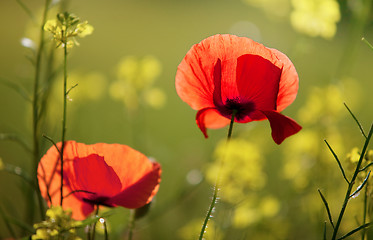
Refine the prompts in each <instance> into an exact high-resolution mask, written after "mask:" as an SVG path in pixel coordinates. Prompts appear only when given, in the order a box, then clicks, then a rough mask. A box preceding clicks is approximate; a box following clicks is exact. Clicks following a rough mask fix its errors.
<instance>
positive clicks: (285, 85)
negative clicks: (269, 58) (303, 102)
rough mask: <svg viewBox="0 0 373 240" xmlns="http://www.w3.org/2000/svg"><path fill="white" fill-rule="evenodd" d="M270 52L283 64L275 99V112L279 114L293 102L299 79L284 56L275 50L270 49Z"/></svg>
mask: <svg viewBox="0 0 373 240" xmlns="http://www.w3.org/2000/svg"><path fill="white" fill-rule="evenodd" d="M271 51H272V52H273V53H274V54H275V55H276V56H277V58H278V59H279V60H280V61H281V62H282V64H283V67H282V73H281V79H280V88H279V92H278V97H277V111H278V112H281V111H282V110H284V109H285V108H286V107H287V106H289V105H290V104H291V103H292V102H293V101H294V100H295V97H296V96H297V92H298V82H299V78H298V74H297V71H296V70H295V67H294V65H293V63H292V62H291V61H290V59H289V58H288V57H287V56H286V55H285V54H283V53H282V52H280V51H278V50H276V49H271Z"/></svg>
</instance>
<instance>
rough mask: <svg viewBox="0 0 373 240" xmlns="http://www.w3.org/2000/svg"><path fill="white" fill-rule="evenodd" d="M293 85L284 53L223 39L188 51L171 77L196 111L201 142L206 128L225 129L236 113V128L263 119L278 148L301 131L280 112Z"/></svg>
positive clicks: (215, 38)
mask: <svg viewBox="0 0 373 240" xmlns="http://www.w3.org/2000/svg"><path fill="white" fill-rule="evenodd" d="M298 81H299V80H298V74H297V72H296V70H295V67H294V65H293V64H292V63H291V61H290V60H289V59H288V58H287V57H286V55H285V54H283V53H281V52H279V51H278V50H276V49H271V48H266V47H264V46H263V45H262V44H259V43H256V42H254V41H253V40H251V39H249V38H245V37H237V36H234V35H228V34H227V35H215V36H211V37H209V38H206V39H205V40H203V41H202V42H200V43H198V44H195V45H194V46H193V47H192V48H191V49H190V50H189V51H188V53H187V54H186V56H185V57H184V59H183V60H182V62H181V63H180V65H179V67H178V70H177V73H176V91H177V93H178V95H179V96H180V98H181V99H182V100H183V101H184V102H186V103H188V104H189V105H190V106H191V107H192V108H193V109H195V110H198V112H197V116H196V121H197V125H198V127H199V128H200V129H201V131H202V132H203V134H204V135H205V137H206V138H207V132H206V128H221V127H224V126H226V125H228V124H229V122H230V120H231V118H232V113H233V111H235V117H234V121H235V122H239V123H247V122H251V121H259V120H264V119H268V120H269V123H270V126H271V128H272V138H273V140H274V141H275V142H276V143H277V144H280V143H281V142H282V141H283V140H284V139H285V138H287V137H289V136H291V135H293V134H295V133H297V132H298V131H300V129H301V126H299V125H298V124H297V123H296V122H295V121H294V120H292V119H291V118H289V117H286V116H284V115H282V114H281V113H280V112H281V111H282V110H284V109H285V108H286V107H287V106H288V105H290V104H291V103H292V102H293V101H294V99H295V97H296V95H297V91H298Z"/></svg>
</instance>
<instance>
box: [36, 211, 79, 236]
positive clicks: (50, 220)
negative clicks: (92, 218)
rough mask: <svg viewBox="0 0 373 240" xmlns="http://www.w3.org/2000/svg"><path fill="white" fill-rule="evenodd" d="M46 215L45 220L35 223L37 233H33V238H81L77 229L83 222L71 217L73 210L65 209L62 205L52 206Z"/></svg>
mask: <svg viewBox="0 0 373 240" xmlns="http://www.w3.org/2000/svg"><path fill="white" fill-rule="evenodd" d="M46 217H47V219H46V220H45V221H43V222H41V223H37V224H34V228H35V229H36V234H34V235H32V239H33V240H57V239H67V240H80V239H81V238H80V237H78V236H77V234H76V230H75V229H76V228H77V227H79V226H80V225H81V222H80V221H75V220H73V219H71V211H69V210H63V209H62V207H61V206H56V207H51V208H50V209H48V210H47V212H46Z"/></svg>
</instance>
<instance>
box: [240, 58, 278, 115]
mask: <svg viewBox="0 0 373 240" xmlns="http://www.w3.org/2000/svg"><path fill="white" fill-rule="evenodd" d="M236 74H237V75H236V77H237V86H238V91H239V92H240V98H244V99H245V100H247V101H250V102H253V103H254V104H255V109H261V110H276V99H277V94H278V88H279V81H280V75H281V69H280V68H278V67H277V66H276V65H274V64H273V63H272V62H270V61H268V60H267V59H265V58H263V57H261V56H258V55H251V54H245V55H242V56H240V57H239V58H238V59H237V73H236ZM241 100H242V99H241Z"/></svg>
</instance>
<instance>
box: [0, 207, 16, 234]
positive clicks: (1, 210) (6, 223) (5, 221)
mask: <svg viewBox="0 0 373 240" xmlns="http://www.w3.org/2000/svg"><path fill="white" fill-rule="evenodd" d="M0 215H1V218H2V219H3V221H4V223H5V225H6V227H7V229H8V231H9V233H10V235H11V236H12V237H13V238H14V239H16V233H15V231H14V230H13V228H12V226H11V225H10V224H9V222H8V219H7V218H6V215H5V213H4V211H3V209H2V208H1V207H0Z"/></svg>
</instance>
